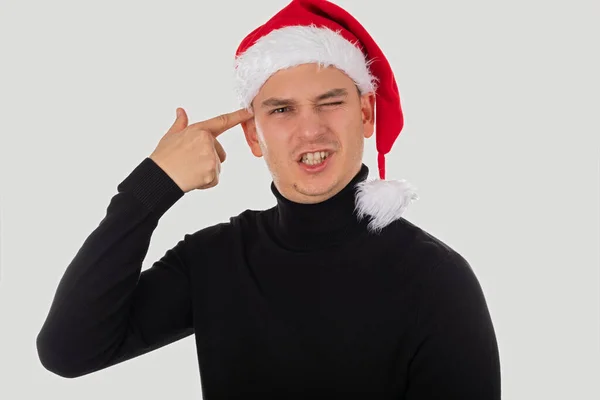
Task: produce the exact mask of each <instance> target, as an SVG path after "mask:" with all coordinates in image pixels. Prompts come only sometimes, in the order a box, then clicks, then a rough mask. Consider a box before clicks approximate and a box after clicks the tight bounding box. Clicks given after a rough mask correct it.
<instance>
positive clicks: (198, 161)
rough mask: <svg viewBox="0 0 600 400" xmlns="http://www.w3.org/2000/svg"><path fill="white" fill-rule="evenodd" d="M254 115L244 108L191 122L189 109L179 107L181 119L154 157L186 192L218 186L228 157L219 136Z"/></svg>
mask: <svg viewBox="0 0 600 400" xmlns="http://www.w3.org/2000/svg"><path fill="white" fill-rule="evenodd" d="M252 116H253V115H252V114H251V113H250V112H249V111H247V110H246V109H243V108H242V109H239V110H237V111H234V112H231V113H228V114H222V115H219V116H218V117H214V118H211V119H208V120H206V121H201V122H197V123H195V124H192V125H189V126H188V118H187V115H186V113H185V110H183V109H182V108H178V109H177V119H176V120H175V122H174V123H173V125H172V126H171V128H170V129H169V131H168V132H167V133H166V134H165V135H164V136H163V137H162V139H161V140H160V142H159V143H158V146H157V147H156V149H155V150H154V151H153V152H152V154H151V155H150V158H151V159H152V160H153V161H154V162H155V163H156V164H158V166H159V167H161V168H162V169H163V170H164V171H165V173H167V175H169V176H170V177H171V179H173V180H174V181H175V183H176V184H177V185H178V186H179V187H180V188H181V190H183V192H184V193H187V192H189V191H192V190H194V189H208V188H211V187H213V186H216V185H217V184H218V183H219V174H220V172H221V163H222V162H224V161H225V150H223V147H222V146H221V144H220V143H219V142H218V141H217V139H216V138H217V137H218V136H219V135H220V134H222V133H223V132H225V131H227V130H229V129H231V128H233V127H234V126H236V125H237V124H239V123H241V122H243V121H246V120H248V119H250V118H252Z"/></svg>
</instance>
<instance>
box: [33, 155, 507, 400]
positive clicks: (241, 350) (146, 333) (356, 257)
mask: <svg viewBox="0 0 600 400" xmlns="http://www.w3.org/2000/svg"><path fill="white" fill-rule="evenodd" d="M367 175H368V169H367V167H366V166H365V165H363V166H362V169H361V170H360V172H359V173H358V174H357V175H356V177H355V178H354V179H353V180H352V182H350V184H349V185H347V186H346V188H345V189H344V190H342V191H341V192H340V193H338V194H337V195H335V196H334V197H332V198H330V199H328V200H326V201H324V202H322V203H319V204H298V203H294V202H291V201H289V200H287V199H286V198H284V197H283V196H282V195H281V194H280V193H279V192H278V191H277V189H276V187H275V186H274V185H273V184H271V190H272V192H273V194H274V195H275V197H276V200H277V204H276V206H274V207H273V208H271V209H268V210H264V211H254V210H246V211H244V212H242V213H241V214H240V215H237V216H235V217H232V218H231V219H230V220H229V221H228V222H226V223H225V222H224V223H221V224H217V225H214V226H210V227H207V228H203V229H200V230H198V231H196V232H194V233H192V234H186V235H185V236H184V237H183V238H182V240H181V241H179V243H177V244H176V245H175V246H174V247H173V248H171V249H169V250H167V251H166V252H165V254H164V256H163V257H162V258H160V259H159V260H156V261H155V262H154V263H153V264H152V266H151V267H150V268H148V269H146V270H144V271H143V272H142V271H141V270H142V262H143V260H144V258H145V256H146V253H147V251H148V247H149V243H150V239H151V236H152V233H153V231H154V229H155V228H156V227H157V225H158V222H159V219H160V218H161V216H162V215H163V214H164V213H165V212H166V211H167V210H168V209H169V208H170V207H171V206H173V205H174V204H175V203H176V202H177V200H178V199H179V198H181V197H182V196H183V194H184V193H183V192H182V191H181V190H180V189H179V187H178V186H177V185H176V184H175V183H174V182H173V181H172V180H171V179H170V178H169V176H168V175H167V174H166V173H164V171H163V170H162V169H160V167H158V166H157V165H156V164H155V163H154V162H153V161H152V160H151V159H149V158H146V159H144V160H143V161H142V162H141V163H140V164H139V165H138V166H137V167H136V168H135V169H134V170H133V171H132V172H131V174H130V175H129V176H127V177H126V178H125V179H124V180H123V181H122V182H121V183H120V184H119V185H118V191H117V193H116V194H115V195H114V197H113V198H112V199H111V201H110V204H109V205H108V208H107V211H106V216H105V217H104V218H103V220H102V221H101V222H100V223H99V225H98V227H97V228H96V229H95V230H94V231H93V232H92V233H91V234H90V236H89V237H88V238H87V239H86V240H85V241H84V243H83V245H82V247H81V249H80V250H79V252H78V253H77V254H76V256H75V257H74V259H73V261H72V262H71V263H70V265H69V266H68V267H67V269H66V272H65V274H64V276H63V277H62V279H61V281H60V283H59V286H58V288H57V291H56V295H55V298H54V300H53V302H52V305H51V308H50V311H49V314H48V316H47V319H46V321H45V323H44V325H43V327H42V329H41V331H40V333H39V335H38V337H37V342H36V344H37V349H38V354H39V357H40V360H41V363H42V364H43V365H44V367H45V368H47V369H48V370H49V371H52V372H53V373H55V374H58V375H60V376H63V377H68V378H74V377H78V376H82V375H86V374H89V373H92V372H94V371H98V370H102V369H105V368H107V367H109V366H111V365H115V364H117V363H120V362H123V361H126V360H129V359H131V358H133V357H137V356H140V355H142V354H144V353H147V352H149V351H153V350H156V349H159V348H161V347H163V346H165V345H167V344H169V343H172V342H174V341H177V340H179V339H182V338H184V337H187V336H189V335H194V340H195V344H196V349H197V356H198V362H199V369H200V377H201V385H202V393H203V398H205V399H207V400H217V399H239V398H244V399H245V398H261V399H270V398H273V399H307V398H323V399H325V398H327V399H332V398H343V399H354V398H356V399H361V400H364V399H405V400H425V399H445V400H453V399H457V400H458V399H460V400H469V399H478V400H496V399H500V363H499V354H498V346H497V342H496V336H495V332H494V328H493V325H492V321H491V318H490V314H489V311H488V308H487V305H486V301H485V298H484V295H483V292H482V289H481V287H480V285H479V283H478V280H477V278H476V276H475V275H474V272H473V271H472V269H471V267H470V265H469V264H468V263H467V261H466V260H465V259H464V258H463V257H462V256H461V255H459V254H458V253H457V252H456V251H454V250H452V249H451V248H449V246H448V245H446V244H444V243H443V242H441V241H440V240H439V239H436V238H435V237H433V236H432V235H430V234H428V233H426V232H425V231H424V230H422V229H420V228H418V227H417V226H415V225H413V224H411V223H410V222H408V221H407V220H406V219H404V218H399V219H397V220H396V221H394V222H392V223H391V224H390V225H388V226H386V227H385V228H384V229H383V230H382V231H381V232H380V233H378V234H375V233H370V232H369V230H368V229H367V223H368V219H362V220H359V219H357V218H356V215H355V214H354V207H355V193H354V186H355V184H356V183H358V182H359V181H362V180H364V179H366V178H367ZM252 396H255V397H252Z"/></svg>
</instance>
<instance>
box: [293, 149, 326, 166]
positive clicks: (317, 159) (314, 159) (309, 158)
mask: <svg viewBox="0 0 600 400" xmlns="http://www.w3.org/2000/svg"><path fill="white" fill-rule="evenodd" d="M327 157H329V152H328V151H315V152H312V153H304V154H303V155H302V157H301V158H300V160H299V162H301V163H303V164H306V165H319V164H321V163H322V162H323V161H324V160H325V159H326V158H327Z"/></svg>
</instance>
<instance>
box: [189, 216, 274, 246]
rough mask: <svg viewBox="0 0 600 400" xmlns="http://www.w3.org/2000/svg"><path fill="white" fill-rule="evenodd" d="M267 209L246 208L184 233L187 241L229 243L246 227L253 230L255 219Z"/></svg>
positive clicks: (213, 243)
mask: <svg viewBox="0 0 600 400" xmlns="http://www.w3.org/2000/svg"><path fill="white" fill-rule="evenodd" d="M270 212H272V209H268V210H253V209H246V210H244V211H242V212H240V213H239V214H237V215H233V216H231V217H229V218H228V219H227V220H223V221H221V222H217V223H214V224H212V225H208V226H205V227H202V228H199V229H198V230H196V231H194V232H191V233H188V234H186V235H185V237H186V240H187V241H190V242H191V241H193V242H198V241H200V242H202V243H210V244H212V245H215V246H217V245H219V244H227V243H231V240H232V239H234V238H235V237H239V236H240V235H242V234H243V232H245V231H247V230H248V229H250V230H254V229H255V227H256V224H257V221H258V220H259V219H260V218H261V217H262V216H264V215H266V214H267V213H270Z"/></svg>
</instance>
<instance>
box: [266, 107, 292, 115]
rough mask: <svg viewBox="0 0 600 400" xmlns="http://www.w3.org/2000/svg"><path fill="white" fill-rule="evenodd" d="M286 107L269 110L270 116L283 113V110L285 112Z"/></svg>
mask: <svg viewBox="0 0 600 400" xmlns="http://www.w3.org/2000/svg"><path fill="white" fill-rule="evenodd" d="M287 109H288V107H280V108H276V109H274V110H271V112H270V114H281V113H282V112H284V110H287Z"/></svg>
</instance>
